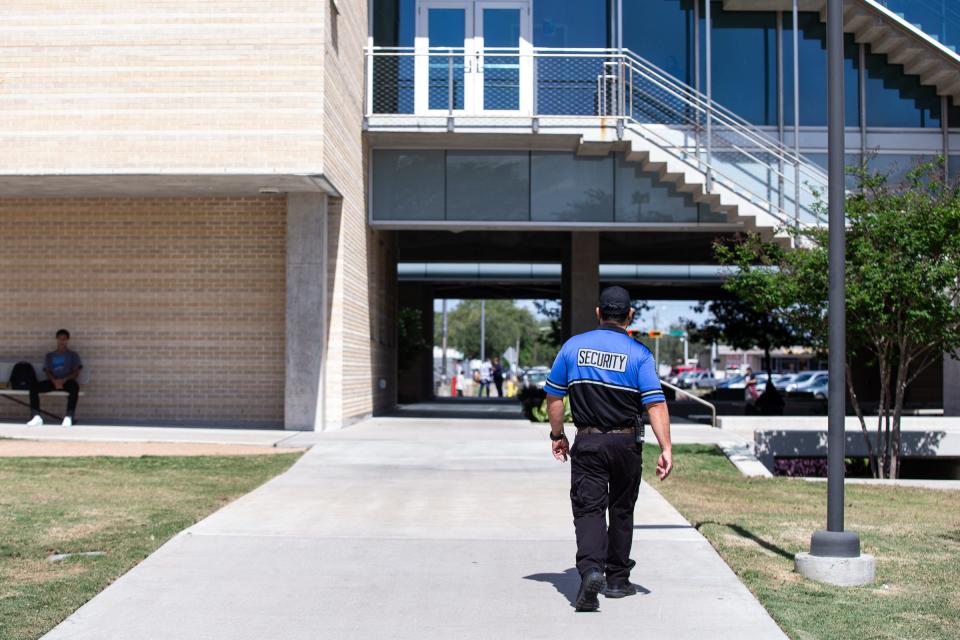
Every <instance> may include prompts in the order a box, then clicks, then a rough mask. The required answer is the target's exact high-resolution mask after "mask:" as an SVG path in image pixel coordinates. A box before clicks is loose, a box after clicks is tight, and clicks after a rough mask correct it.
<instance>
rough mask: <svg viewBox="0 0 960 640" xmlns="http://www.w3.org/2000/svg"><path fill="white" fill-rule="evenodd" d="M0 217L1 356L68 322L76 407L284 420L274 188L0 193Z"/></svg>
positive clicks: (281, 245)
mask: <svg viewBox="0 0 960 640" xmlns="http://www.w3.org/2000/svg"><path fill="white" fill-rule="evenodd" d="M0 228H2V229H3V230H4V238H3V242H2V247H3V250H2V251H0V273H3V277H2V278H0V300H2V304H0V360H4V361H10V360H18V359H21V358H26V359H29V360H41V359H42V357H43V354H44V353H45V352H47V351H49V350H51V349H52V348H53V347H54V344H55V343H54V338H53V336H54V332H55V331H56V330H57V329H59V328H61V327H65V328H67V329H69V330H70V332H71V333H72V339H71V347H72V348H73V349H74V350H75V351H77V352H78V353H79V354H80V356H81V357H82V358H83V361H84V364H85V365H86V366H87V367H89V369H90V372H91V374H92V379H91V382H90V384H89V385H87V386H86V387H85V388H84V391H86V392H87V395H86V396H85V397H83V398H81V399H80V404H79V407H78V411H77V417H78V418H79V419H81V420H88V421H95V420H96V419H98V418H100V419H108V420H144V421H165V420H171V421H189V422H196V423H199V422H223V421H229V422H235V423H244V422H247V423H268V424H272V425H275V426H280V425H281V424H282V422H283V400H284V331H285V325H284V306H285V260H286V258H285V255H286V246H285V245H286V236H285V233H286V204H285V200H284V198H282V197H259V198H214V197H210V198H145V199H122V198H114V199H62V200H59V199H24V200H11V199H6V200H4V199H0ZM45 403H48V404H47V405H45V406H49V408H50V409H51V410H53V409H55V410H56V411H58V412H59V411H62V410H63V406H64V400H63V399H53V398H51V399H48V400H46V401H45ZM8 404H9V403H7V402H3V403H2V404H0V415H2V416H3V417H6V418H11V417H15V418H17V419H23V418H25V417H26V414H27V409H25V408H23V409H17V408H14V409H11V408H10V407H12V406H13V405H10V406H7V405H8Z"/></svg>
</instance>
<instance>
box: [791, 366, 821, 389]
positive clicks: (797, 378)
mask: <svg viewBox="0 0 960 640" xmlns="http://www.w3.org/2000/svg"><path fill="white" fill-rule="evenodd" d="M815 373H816V371H801V372H800V373H797V374H794V377H793V380H791V381H790V382H789V383H787V385H786V386H785V387H784V391H796V390H797V385H801V384H803V383H804V382H807V381H808V380H810V379H811V378H812V377H813V375H814V374H815Z"/></svg>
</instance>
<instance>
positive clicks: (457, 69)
mask: <svg viewBox="0 0 960 640" xmlns="http://www.w3.org/2000/svg"><path fill="white" fill-rule="evenodd" d="M427 12H428V13H427V41H428V42H429V43H430V47H431V48H433V47H450V48H451V49H453V51H452V52H451V53H450V54H448V55H431V56H429V59H430V63H429V69H430V71H429V74H430V76H429V81H428V82H429V85H430V86H429V89H430V90H429V106H430V108H431V109H463V99H464V95H463V92H464V86H463V84H464V81H465V78H464V74H465V68H464V56H463V51H464V43H465V42H466V37H467V23H466V13H467V12H466V10H465V9H460V8H455V9H443V8H436V7H429V8H427ZM458 54H459V55H458ZM451 81H452V83H453V87H452V91H451V87H450V84H451Z"/></svg>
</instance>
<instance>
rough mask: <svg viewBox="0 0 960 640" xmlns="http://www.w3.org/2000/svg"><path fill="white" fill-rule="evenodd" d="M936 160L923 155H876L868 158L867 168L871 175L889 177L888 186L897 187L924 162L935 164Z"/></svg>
mask: <svg viewBox="0 0 960 640" xmlns="http://www.w3.org/2000/svg"><path fill="white" fill-rule="evenodd" d="M935 160H936V158H934V157H932V156H924V155H921V154H900V153H883V154H879V153H874V154H873V155H870V156H868V157H867V168H868V169H869V170H870V172H871V173H880V174H883V175H886V176H887V184H889V185H897V184H900V183H901V182H903V181H904V180H905V179H906V177H907V173H909V172H910V171H912V170H913V169H915V168H916V167H917V165H919V164H922V163H924V162H933V161H935Z"/></svg>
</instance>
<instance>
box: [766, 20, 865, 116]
mask: <svg viewBox="0 0 960 640" xmlns="http://www.w3.org/2000/svg"><path fill="white" fill-rule="evenodd" d="M799 21H800V42H799V50H800V124H801V125H806V126H813V127H825V126H827V27H826V25H825V24H824V23H822V22H821V21H820V14H819V13H808V12H802V13H800V18H799ZM843 57H844V63H843V81H844V88H845V91H844V108H845V113H844V119H845V121H846V122H845V124H846V126H848V127H858V126H860V79H859V76H858V74H859V67H860V63H859V60H860V51H859V48H858V46H857V43H856V41H855V40H854V38H853V35H852V34H849V33H847V34H844V55H843ZM773 64H776V59H774V61H773ZM783 101H784V121H785V123H786V124H787V125H793V15H792V14H791V13H790V12H784V14H783Z"/></svg>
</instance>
